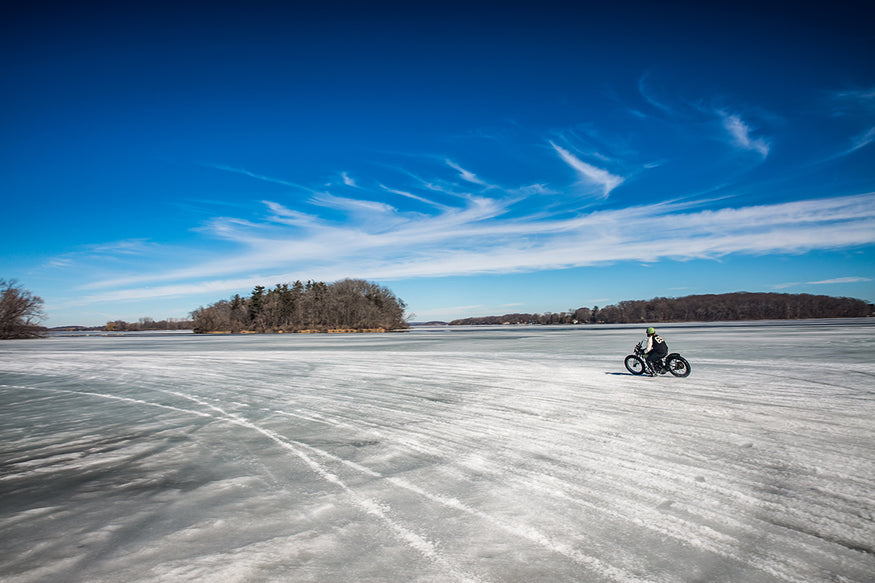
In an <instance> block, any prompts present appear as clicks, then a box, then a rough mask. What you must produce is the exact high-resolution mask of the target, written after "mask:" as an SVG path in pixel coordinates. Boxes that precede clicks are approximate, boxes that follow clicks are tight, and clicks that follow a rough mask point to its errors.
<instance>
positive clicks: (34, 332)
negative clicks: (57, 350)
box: [0, 279, 45, 339]
mask: <svg viewBox="0 0 875 583" xmlns="http://www.w3.org/2000/svg"><path fill="white" fill-rule="evenodd" d="M42 306H43V300H42V298H40V297H38V296H35V295H33V294H31V293H30V292H29V291H27V290H26V289H23V288H21V287H20V286H19V285H18V284H17V282H16V281H15V280H12V281H9V282H7V281H6V280H5V279H0V338H2V339H9V338H39V337H40V336H44V335H45V328H43V327H42V326H40V322H41V321H42V319H43V318H44V317H45V314H44V313H43V310H42Z"/></svg>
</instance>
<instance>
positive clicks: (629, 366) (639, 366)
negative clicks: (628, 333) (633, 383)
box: [624, 354, 647, 375]
mask: <svg viewBox="0 0 875 583" xmlns="http://www.w3.org/2000/svg"><path fill="white" fill-rule="evenodd" d="M624 364H625V365H626V370H628V371H629V372H631V373H632V374H634V375H640V374H644V371H645V370H647V367H646V366H645V365H644V361H643V360H641V359H640V358H639V357H637V356H635V355H634V354H630V355H629V356H627V357H626V361H625V363H624Z"/></svg>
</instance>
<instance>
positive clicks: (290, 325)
mask: <svg viewBox="0 0 875 583" xmlns="http://www.w3.org/2000/svg"><path fill="white" fill-rule="evenodd" d="M406 307H407V306H406V304H405V303H404V302H403V301H402V300H401V299H399V298H397V297H396V296H395V294H394V293H392V292H391V291H390V290H389V289H388V288H385V287H382V286H380V285H377V284H375V283H371V282H368V281H364V280H361V279H344V280H341V281H337V282H334V283H331V284H326V283H324V282H313V281H308V282H307V283H306V284H304V283H301V282H300V281H296V282H295V283H293V284H287V283H284V284H277V285H276V286H275V287H273V288H271V289H266V288H265V287H264V286H261V285H257V286H255V288H254V289H253V290H252V294H251V295H249V296H248V297H241V296H240V295H234V296H233V297H232V298H231V299H229V300H220V301H218V302H215V303H214V304H211V305H209V306H207V307H201V308H198V309H197V310H195V311H194V312H192V314H191V316H192V321H193V326H194V331H195V332H196V333H201V334H207V333H247V332H249V333H286V332H390V331H397V330H406V329H407V328H408V327H409V326H408V323H407V320H406V319H405V313H404V310H405V309H406Z"/></svg>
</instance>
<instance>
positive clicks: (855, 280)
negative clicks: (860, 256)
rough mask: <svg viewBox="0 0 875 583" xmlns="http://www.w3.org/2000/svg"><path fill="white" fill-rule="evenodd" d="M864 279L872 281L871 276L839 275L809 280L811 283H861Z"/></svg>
mask: <svg viewBox="0 0 875 583" xmlns="http://www.w3.org/2000/svg"><path fill="white" fill-rule="evenodd" d="M863 281H872V278H871V277H837V278H835V279H824V280H821V281H809V282H808V284H809V285H832V284H836V283H859V282H863Z"/></svg>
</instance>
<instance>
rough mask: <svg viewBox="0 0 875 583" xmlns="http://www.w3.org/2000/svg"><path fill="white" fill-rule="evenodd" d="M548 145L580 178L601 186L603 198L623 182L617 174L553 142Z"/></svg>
mask: <svg viewBox="0 0 875 583" xmlns="http://www.w3.org/2000/svg"><path fill="white" fill-rule="evenodd" d="M550 145H551V146H553V149H554V150H556V152H557V153H558V154H559V157H560V158H562V160H563V161H564V162H565V163H566V164H568V165H569V166H571V167H572V168H573V169H574V170H575V171H577V173H578V174H579V175H580V177H581V179H583V181H584V182H586V183H588V184H594V185H596V186H599V187H601V189H602V192H603V196H604V197H605V198H607V197H608V195H610V194H611V191H612V190H614V189H615V188H616V187H618V186H619V185H620V184H622V183H623V178H621V177H619V176H614V175H613V174H611V173H610V172H608V171H607V170H604V169H602V168H598V167H597V166H593V165H592V164H587V163H586V162H584V161H583V160H581V159H579V158H577V157H576V156H575V155H574V154H572V153H571V152H569V151H568V150H566V149H565V148H562V147H560V146H557V145H556V144H554V143H553V142H550Z"/></svg>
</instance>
